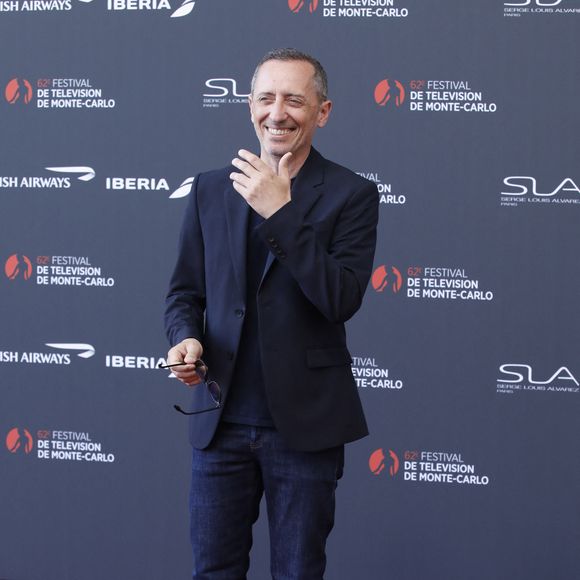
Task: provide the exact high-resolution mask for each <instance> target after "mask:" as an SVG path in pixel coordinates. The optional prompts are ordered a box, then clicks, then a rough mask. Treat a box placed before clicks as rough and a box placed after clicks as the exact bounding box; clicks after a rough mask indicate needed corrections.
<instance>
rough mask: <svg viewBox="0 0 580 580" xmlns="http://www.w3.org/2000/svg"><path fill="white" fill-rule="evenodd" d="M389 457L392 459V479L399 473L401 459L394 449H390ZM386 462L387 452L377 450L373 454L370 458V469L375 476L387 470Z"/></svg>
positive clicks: (390, 471) (390, 470) (390, 468)
mask: <svg viewBox="0 0 580 580" xmlns="http://www.w3.org/2000/svg"><path fill="white" fill-rule="evenodd" d="M389 457H390V458H391V465H389V474H390V476H391V477H394V476H395V475H396V474H397V472H398V471H399V458H398V457H397V454H396V453H395V452H394V451H393V450H392V449H389ZM385 460H386V457H385V452H384V451H383V450H382V449H376V450H375V451H373V452H372V453H371V456H370V457H369V469H370V470H371V471H372V472H373V474H374V475H379V474H380V473H381V472H382V471H383V470H384V469H385V467H386V463H385Z"/></svg>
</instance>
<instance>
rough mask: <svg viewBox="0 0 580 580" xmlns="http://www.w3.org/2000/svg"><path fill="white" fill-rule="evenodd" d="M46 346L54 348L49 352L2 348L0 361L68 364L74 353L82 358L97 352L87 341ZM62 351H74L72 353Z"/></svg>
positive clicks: (50, 343) (56, 343) (53, 343)
mask: <svg viewBox="0 0 580 580" xmlns="http://www.w3.org/2000/svg"><path fill="white" fill-rule="evenodd" d="M44 346H48V347H49V348H51V349H53V350H52V351H48V352H46V351H45V352H40V351H34V352H31V351H22V352H20V351H16V350H0V363H17V364H41V365H65V366H68V365H70V364H71V362H72V358H71V357H72V356H73V355H74V354H76V356H77V357H79V358H82V359H87V358H91V357H92V356H94V354H95V348H94V347H93V345H91V344H87V343H85V342H47V343H45V345H44ZM55 351H56V352H55ZM62 351H72V353H71V352H62ZM77 351H78V352H77Z"/></svg>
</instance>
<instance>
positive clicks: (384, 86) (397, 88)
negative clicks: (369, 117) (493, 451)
mask: <svg viewBox="0 0 580 580" xmlns="http://www.w3.org/2000/svg"><path fill="white" fill-rule="evenodd" d="M393 94H394V95H395V105H396V106H397V107H400V106H401V105H402V104H403V103H404V102H405V87H404V86H403V85H402V84H401V83H400V82H399V81H397V80H394V79H393V80H391V81H389V79H383V80H382V81H380V82H379V83H378V84H377V86H376V87H375V102H376V103H377V105H379V106H380V107H384V106H385V105H386V104H387V103H388V102H389V101H390V100H391V97H392V96H393Z"/></svg>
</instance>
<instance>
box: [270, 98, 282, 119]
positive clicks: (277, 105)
mask: <svg viewBox="0 0 580 580" xmlns="http://www.w3.org/2000/svg"><path fill="white" fill-rule="evenodd" d="M285 118H286V105H285V103H284V99H276V100H275V101H274V102H273V103H272V108H271V109H270V119H272V121H274V122H276V123H280V122H282V121H284V119H285Z"/></svg>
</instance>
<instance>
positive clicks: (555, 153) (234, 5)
mask: <svg viewBox="0 0 580 580" xmlns="http://www.w3.org/2000/svg"><path fill="white" fill-rule="evenodd" d="M579 12H580V7H578V6H577V2H576V0H560V1H558V0H515V1H514V2H506V3H503V2H502V1H501V0H492V1H490V0H485V1H484V0H472V1H471V2H465V1H462V0H437V1H433V2H419V1H418V0H377V1H376V2H373V1H366V0H323V1H322V2H316V1H315V0H309V1H306V2H304V3H300V2H295V1H292V0H291V1H290V2H287V1H286V0H270V1H268V2H265V1H263V0H262V1H260V0H248V1H246V2H240V1H239V0H238V1H236V0H221V1H218V0H213V1H210V0H198V1H196V2H192V1H190V0H185V1H181V0H107V1H105V0H102V1H99V0H94V1H91V0H85V1H83V0H42V1H31V0H10V1H2V2H0V48H1V52H2V55H3V59H2V63H1V64H0V89H1V90H2V91H3V94H2V95H1V96H0V129H1V130H0V144H1V153H2V154H1V156H0V196H1V199H2V208H3V211H1V212H0V265H1V266H2V267H3V271H0V292H1V297H2V299H1V302H0V303H1V304H2V315H1V321H2V323H1V326H0V373H1V382H0V389H1V392H2V404H1V405H0V435H1V438H2V439H1V440H0V445H1V448H0V470H1V471H0V474H1V477H0V489H1V491H2V497H3V507H2V511H1V517H0V539H1V541H0V577H1V578H6V579H8V580H102V579H103V578H107V579H109V580H126V579H132V578H135V579H136V578H139V579H140V580H159V579H166V578H167V579H169V578H171V579H174V578H175V579H177V578H187V577H188V574H189V568H190V556H189V548H188V530H187V526H188V524H187V507H186V504H187V487H188V480H189V474H188V469H189V466H188V464H189V451H188V444H187V436H186V422H185V420H184V419H183V418H182V417H180V416H179V415H177V414H176V413H175V412H174V411H173V409H172V405H173V403H176V402H181V403H184V402H186V401H187V392H186V391H185V390H184V389H183V388H182V387H181V386H180V385H179V384H177V382H176V381H175V380H174V379H171V378H168V374H167V372H166V371H160V370H156V369H155V368H154V367H155V365H156V363H157V362H158V360H159V359H160V358H162V357H163V356H164V354H165V352H166V350H167V346H166V343H165V340H164V336H163V331H162V326H161V314H162V302H163V297H164V292H165V289H166V284H167V280H168V277H169V272H170V270H171V268H172V265H173V260H174V255H175V248H176V242H177V231H178V228H179V225H180V220H181V215H182V212H183V209H184V205H185V202H186V196H187V193H188V192H189V188H190V185H191V178H192V177H194V176H195V175H196V174H197V173H198V172H199V171H203V170H207V169H211V168H215V167H219V166H222V165H225V164H226V163H228V162H229V160H230V159H231V158H232V157H233V155H234V154H235V152H236V151H237V150H238V149H239V148H240V147H245V148H249V149H252V150H254V151H257V150H258V144H257V141H256V139H255V136H254V135H253V131H252V127H251V124H250V122H249V114H248V110H247V105H246V104H245V103H244V101H245V95H246V94H247V92H248V91H249V79H250V76H251V73H252V71H253V68H254V64H255V62H256V61H257V60H258V59H259V58H260V57H261V56H262V54H263V53H265V52H266V51H267V50H269V49H271V48H273V47H278V46H296V47H298V48H300V49H302V50H305V51H308V52H311V53H313V54H314V55H315V56H317V57H318V58H319V59H320V60H321V62H322V63H323V64H324V65H325V66H326V68H327V71H328V75H329V78H330V92H331V97H332V99H333V100H334V110H333V112H332V118H331V121H330V123H329V125H328V126H327V127H326V128H324V129H323V130H322V131H320V132H319V134H318V136H317V141H316V146H317V148H318V149H319V150H320V151H321V152H322V153H323V154H324V155H325V156H326V157H329V158H331V159H333V160H335V161H337V162H339V163H342V164H344V165H347V166H348V167H350V168H352V169H354V170H355V171H357V172H360V173H363V174H365V175H366V176H367V177H369V178H371V179H373V180H375V181H377V182H378V183H379V189H380V191H381V221H380V234H379V242H378V247H377V253H376V264H375V273H374V275H373V279H372V284H371V286H370V287H369V290H368V292H367V297H366V301H365V304H364V306H363V308H362V310H361V311H360V313H359V314H358V315H357V316H356V317H355V318H354V319H353V320H352V321H351V323H350V325H349V326H350V328H349V330H350V348H351V352H352V354H353V357H354V363H353V372H354V374H355V377H356V378H357V381H358V384H359V388H360V394H361V398H362V400H363V404H364V406H365V410H366V413H367V418H368V422H369V426H370V429H371V435H370V436H369V437H368V438H366V439H364V440H362V441H359V442H357V443H355V444H352V445H350V446H349V448H348V457H347V468H346V473H345V477H344V479H343V480H342V481H341V484H340V486H339V491H338V496H339V497H338V512H337V523H336V529H335V531H334V532H333V534H332V536H331V539H330V545H329V565H328V574H327V577H328V578H336V579H341V580H342V579H351V578H364V579H369V580H370V579H377V580H378V579H383V578H393V579H396V580H424V579H426V578H433V579H437V580H465V579H466V578H469V579H472V580H490V579H493V580H513V579H522V580H546V578H549V579H550V580H571V579H572V578H575V577H576V576H577V573H578V570H579V569H580V556H579V552H578V545H580V542H579V541H580V537H579V536H580V528H579V526H578V521H579V518H580V501H579V499H578V493H577V491H578V488H579V484H580V463H579V461H578V457H579V452H580V445H579V443H578V436H577V425H578V410H579V406H580V395H579V394H578V391H579V388H578V387H579V382H580V364H579V362H578V360H579V359H578V345H579V339H580V331H579V329H578V296H579V294H578V293H579V289H580V271H579V266H578V258H577V255H578V250H579V243H578V224H579V217H580V189H579V185H580V173H579V172H578V136H577V134H578V93H579V90H580V80H579V78H580V77H579V74H578V72H579V71H578V49H579V42H580V41H579V38H580V36H579V34H578V33H579V31H580V30H579V25H580V13H579ZM267 577H269V576H268V543H267V530H266V526H265V524H264V521H263V518H262V519H261V520H260V522H259V524H258V526H257V529H256V534H255V542H254V551H253V563H252V569H251V574H250V578H252V580H261V579H264V578H267Z"/></svg>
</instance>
